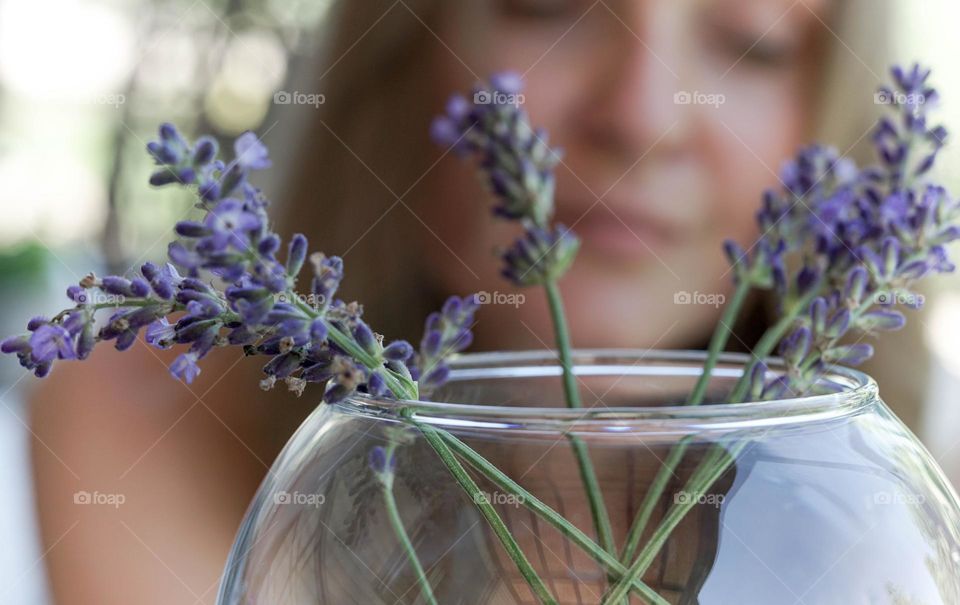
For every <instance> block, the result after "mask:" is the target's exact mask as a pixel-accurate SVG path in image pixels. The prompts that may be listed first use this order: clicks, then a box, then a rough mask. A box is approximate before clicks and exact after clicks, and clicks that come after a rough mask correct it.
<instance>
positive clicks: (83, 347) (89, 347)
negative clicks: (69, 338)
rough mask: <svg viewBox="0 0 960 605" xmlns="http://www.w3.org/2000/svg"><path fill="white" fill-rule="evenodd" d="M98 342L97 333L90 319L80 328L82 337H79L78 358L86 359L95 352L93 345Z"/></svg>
mask: <svg viewBox="0 0 960 605" xmlns="http://www.w3.org/2000/svg"><path fill="white" fill-rule="evenodd" d="M96 344H97V338H96V335H95V334H94V332H93V322H92V321H88V322H86V323H85V324H84V325H83V328H82V329H81V330H80V337H79V338H78V339H77V359H86V358H87V357H89V356H90V353H92V352H93V347H94V346H95V345H96Z"/></svg>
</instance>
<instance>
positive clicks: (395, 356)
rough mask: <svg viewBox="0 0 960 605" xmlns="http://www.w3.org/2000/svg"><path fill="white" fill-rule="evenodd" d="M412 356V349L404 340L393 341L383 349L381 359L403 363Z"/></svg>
mask: <svg viewBox="0 0 960 605" xmlns="http://www.w3.org/2000/svg"><path fill="white" fill-rule="evenodd" d="M412 356H413V347H412V346H411V345H410V343H409V342H407V341H405V340H395V341H393V342H391V343H390V344H389V345H387V346H386V348H384V349H383V358H384V359H387V360H389V361H400V362H405V361H407V360H408V359H410V357H412Z"/></svg>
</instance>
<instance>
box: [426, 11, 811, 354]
mask: <svg viewBox="0 0 960 605" xmlns="http://www.w3.org/2000/svg"><path fill="white" fill-rule="evenodd" d="M452 4H453V3H451V5H452ZM455 5H456V7H457V8H456V9H455V10H451V9H448V10H449V11H450V12H451V14H449V15H448V16H447V18H446V19H445V20H444V22H443V24H442V27H441V28H440V30H439V31H437V32H436V33H437V36H438V37H439V38H441V39H442V40H443V43H444V44H445V45H446V48H445V47H444V45H442V44H440V42H438V43H437V46H438V48H437V49H436V51H435V52H434V56H436V57H438V60H439V61H440V64H439V65H437V66H434V67H435V69H436V70H437V71H438V73H440V74H441V77H439V78H437V79H436V81H437V83H438V87H439V88H438V90H437V91H434V92H437V93H438V94H446V93H449V92H450V91H453V90H463V89H465V88H467V87H469V86H470V85H471V83H472V82H474V81H476V80H477V79H478V78H480V77H485V76H487V75H488V74H489V73H491V72H495V71H498V70H503V69H512V70H515V71H518V72H520V73H521V74H523V75H524V80H525V81H526V90H525V99H524V107H525V109H526V110H527V111H528V113H529V114H530V116H531V120H532V122H533V123H534V125H536V126H542V127H545V128H546V129H547V130H548V131H549V132H550V135H551V142H552V143H553V144H554V145H556V146H559V147H561V148H562V149H563V150H564V160H563V163H562V164H561V165H560V166H558V168H557V218H558V220H560V221H562V222H563V223H565V224H566V225H568V226H570V227H572V228H573V230H574V231H575V232H576V233H577V234H578V235H579V236H580V237H581V239H582V241H583V244H582V247H581V250H580V253H579V256H578V258H577V262H576V263H575V265H574V267H573V269H572V270H571V271H570V272H569V273H568V274H567V275H566V277H565V278H564V279H563V280H562V282H561V288H562V290H563V293H564V297H565V300H566V302H567V307H568V314H569V319H570V323H571V325H572V331H573V338H574V342H575V343H576V345H577V346H580V347H591V346H633V347H658V348H672V347H685V346H698V345H700V344H701V343H702V341H703V340H704V339H705V338H706V336H707V333H708V331H709V329H710V326H711V325H712V324H713V323H714V322H715V321H716V319H717V316H718V314H719V311H718V307H719V306H720V305H719V303H720V302H721V301H722V298H723V297H724V296H727V295H728V294H729V291H730V287H731V280H730V275H729V273H728V264H727V262H726V260H725V258H724V256H723V254H722V253H721V243H722V241H723V240H724V239H725V238H734V239H736V240H737V241H739V242H741V243H742V244H743V245H744V246H749V244H750V243H751V242H752V241H753V239H754V238H755V236H756V233H755V226H754V223H753V215H754V213H755V211H756V209H757V207H758V204H759V200H760V194H761V192H762V190H763V189H764V188H767V187H770V186H772V185H775V184H776V183H777V178H776V172H777V171H778V169H779V166H780V164H781V162H782V161H783V160H784V159H786V158H788V157H789V156H791V155H792V154H793V153H794V152H795V150H796V148H797V147H798V146H799V145H801V144H802V143H803V142H804V141H803V136H804V133H805V126H806V125H807V117H808V116H807V108H808V107H810V105H811V103H810V91H811V88H812V83H813V81H814V80H813V77H812V74H814V73H815V72H816V69H815V68H816V65H815V63H816V62H817V59H818V57H817V53H816V52H815V51H816V46H817V40H818V39H819V38H820V37H821V36H822V32H823V31H824V29H825V27H824V25H823V24H822V23H821V22H820V19H824V18H825V17H824V16H823V15H822V14H821V13H822V12H823V11H824V8H825V7H824V6H823V3H822V2H816V1H811V0H805V1H803V2H799V3H795V2H792V1H791V0H687V1H679V0H598V1H594V0H486V1H482V2H462V3H455ZM813 11H817V14H815V13H814V12H813ZM440 109H441V108H440V107H438V111H439V110H440ZM472 172H473V171H472V169H471V168H470V167H468V166H464V165H459V164H458V163H457V162H455V161H453V160H452V159H449V158H448V159H446V160H445V161H444V162H441V163H440V164H439V165H438V167H437V168H435V169H434V172H433V173H431V175H430V178H429V180H428V181H427V182H428V183H430V184H429V185H428V186H426V187H425V188H424V191H422V192H421V193H422V194H423V196H424V199H425V200H427V201H426V202H425V203H426V204H427V206H428V207H427V208H426V209H425V210H426V212H427V214H426V216H428V217H430V218H431V220H430V223H431V224H432V225H433V226H434V227H436V228H437V232H436V234H437V236H438V237H439V239H442V240H443V243H441V242H440V241H438V239H437V238H433V237H429V236H426V237H424V238H423V239H422V241H423V242H424V245H425V247H426V249H425V250H424V254H425V255H426V256H425V257H426V258H428V259H429V262H431V263H436V269H434V271H433V273H434V274H435V275H436V276H437V279H438V280H439V281H440V283H438V284H436V285H437V287H438V288H439V289H440V290H442V291H452V292H459V293H467V292H473V291H478V290H482V291H486V292H490V293H494V292H499V293H501V294H506V293H517V292H518V293H521V294H523V295H524V296H525V300H523V301H522V304H514V303H517V302H518V301H520V300H521V299H518V298H516V297H512V298H508V297H499V298H498V297H495V296H491V297H490V299H491V304H489V305H487V306H486V307H485V308H483V309H482V310H481V312H480V314H479V315H478V321H479V323H480V324H481V325H482V327H479V329H478V332H479V333H480V334H482V335H484V336H485V337H486V338H487V339H488V340H487V341H484V342H483V343H481V344H482V345H484V346H496V347H543V346H545V345H546V344H547V343H550V342H552V339H551V327H550V322H549V317H548V315H547V313H546V307H545V304H544V301H543V299H542V294H541V292H539V290H538V289H535V288H534V289H524V290H512V289H511V287H510V286H509V285H508V284H506V282H504V281H503V280H501V279H500V278H499V277H498V271H499V260H498V258H497V257H496V256H495V254H494V251H495V250H496V247H497V246H498V245H499V246H500V247H501V248H502V247H504V246H506V245H508V244H509V242H510V241H511V238H512V237H513V236H514V235H515V234H516V231H515V230H514V228H511V227H510V226H508V225H505V224H504V223H503V222H502V221H497V220H495V219H493V218H490V217H489V206H490V203H489V199H488V197H487V194H486V192H485V191H483V189H482V187H480V186H479V185H478V183H477V179H476V177H475V176H474V175H473V174H472ZM421 207H423V206H421ZM497 303H501V304H497Z"/></svg>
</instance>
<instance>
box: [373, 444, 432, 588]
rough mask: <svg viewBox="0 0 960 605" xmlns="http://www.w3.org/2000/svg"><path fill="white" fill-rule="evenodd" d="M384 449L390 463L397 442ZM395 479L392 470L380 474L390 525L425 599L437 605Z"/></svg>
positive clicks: (379, 478)
mask: <svg viewBox="0 0 960 605" xmlns="http://www.w3.org/2000/svg"><path fill="white" fill-rule="evenodd" d="M384 449H385V459H386V460H387V461H389V460H390V459H391V458H392V457H393V453H394V451H395V450H396V449H397V444H396V442H390V443H389V444H388V445H387V447H386V448H384ZM393 477H394V474H393V471H392V470H387V471H384V473H383V474H382V475H380V474H378V480H379V481H380V485H381V486H382V487H383V501H384V504H385V505H386V507H387V517H388V518H389V519H390V525H391V527H393V533H395V534H396V535H397V539H398V540H399V541H400V544H401V545H402V546H403V549H404V550H405V551H406V552H407V558H408V559H409V560H410V565H411V566H412V567H413V570H414V572H416V574H417V583H418V584H420V592H422V593H423V598H424V599H425V600H426V601H427V603H429V604H430V605H437V599H436V597H434V596H433V588H432V587H431V586H430V580H428V579H427V574H426V572H425V571H424V570H423V565H422V564H421V563H420V559H419V558H418V557H417V551H416V549H414V547H413V542H411V541H410V536H409V535H408V534H407V530H406V528H405V527H404V525H403V519H402V518H401V517H400V510H399V508H398V507H397V499H396V497H395V496H394V494H393Z"/></svg>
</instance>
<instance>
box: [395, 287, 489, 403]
mask: <svg viewBox="0 0 960 605" xmlns="http://www.w3.org/2000/svg"><path fill="white" fill-rule="evenodd" d="M479 306H480V304H479V302H478V301H477V297H476V296H468V297H466V298H459V297H456V296H451V297H450V298H448V299H447V302H446V303H444V305H443V309H442V310H440V311H439V312H434V313H431V314H430V315H429V316H428V317H427V320H426V322H425V325H424V329H423V338H422V340H421V341H420V352H419V354H417V356H416V359H415V361H414V363H413V364H411V366H410V371H411V372H412V374H413V376H414V377H415V378H416V379H417V381H418V383H419V385H420V391H421V394H425V393H429V392H431V391H433V390H435V389H436V388H437V387H439V386H440V385H442V384H443V383H444V382H446V381H447V378H448V377H449V375H450V365H449V361H450V359H451V358H452V357H453V356H454V355H455V354H457V353H459V352H461V351H463V350H464V349H466V348H467V347H469V346H470V344H471V343H472V342H473V333H472V332H471V328H472V326H473V317H474V314H475V313H476V311H477V308H478V307H479Z"/></svg>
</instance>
